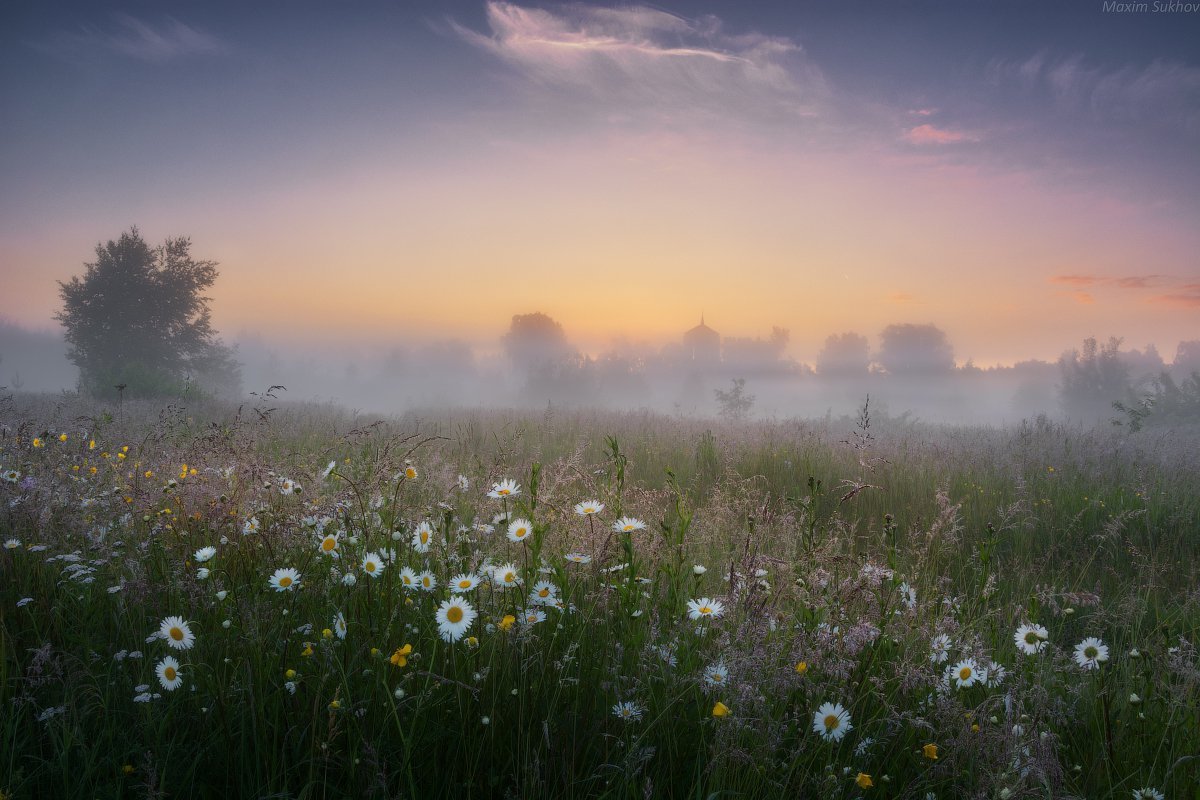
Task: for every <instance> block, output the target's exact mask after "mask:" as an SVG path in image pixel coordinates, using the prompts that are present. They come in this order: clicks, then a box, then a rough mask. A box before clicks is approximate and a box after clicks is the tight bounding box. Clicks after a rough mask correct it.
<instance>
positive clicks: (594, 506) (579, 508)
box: [575, 500, 604, 517]
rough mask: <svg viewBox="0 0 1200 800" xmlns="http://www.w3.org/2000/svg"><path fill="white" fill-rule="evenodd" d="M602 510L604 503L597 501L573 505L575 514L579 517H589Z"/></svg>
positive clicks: (586, 501) (585, 501)
mask: <svg viewBox="0 0 1200 800" xmlns="http://www.w3.org/2000/svg"><path fill="white" fill-rule="evenodd" d="M603 510H604V503H601V502H600V501H599V500H584V501H583V502H582V503H576V504H575V513H576V514H578V515H579V516H581V517H590V516H592V515H593V514H599V513H600V512H601V511H603Z"/></svg>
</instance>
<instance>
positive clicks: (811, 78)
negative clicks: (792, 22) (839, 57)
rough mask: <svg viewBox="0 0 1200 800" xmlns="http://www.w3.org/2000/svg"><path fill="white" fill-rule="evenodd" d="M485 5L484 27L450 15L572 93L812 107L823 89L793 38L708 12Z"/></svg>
mask: <svg viewBox="0 0 1200 800" xmlns="http://www.w3.org/2000/svg"><path fill="white" fill-rule="evenodd" d="M486 15H487V25H488V28H489V33H486V34H485V33H480V32H477V31H475V30H472V29H470V28H466V27H463V26H462V25H459V24H458V23H456V22H453V21H451V22H450V25H451V27H452V29H453V30H454V31H455V32H456V33H457V34H458V35H459V36H460V37H462V38H463V39H464V40H465V41H467V42H470V43H471V44H473V45H475V46H476V47H478V48H480V49H482V50H485V51H487V52H489V53H491V54H493V55H495V56H496V57H498V58H500V59H502V60H504V61H505V62H507V63H508V64H509V65H510V66H511V67H513V68H514V69H515V70H517V71H518V72H520V73H521V74H522V75H523V76H525V77H526V78H527V79H528V80H529V81H530V82H532V83H534V84H536V85H539V86H542V87H550V88H560V89H566V90H568V91H570V92H571V93H572V94H573V95H576V96H578V95H586V96H588V97H589V98H591V99H602V100H612V101H616V102H618V103H620V104H622V105H623V106H627V105H629V104H630V103H644V104H649V105H652V106H655V107H660V106H666V107H669V108H671V109H676V110H677V109H679V108H681V107H686V108H696V107H700V108H705V107H707V108H710V109H711V108H712V107H713V106H719V107H723V108H728V107H738V108H743V109H748V108H752V107H758V108H759V109H760V110H762V109H765V110H767V111H770V112H772V113H778V112H780V111H783V112H786V113H793V114H794V113H801V114H810V115H811V114H813V113H815V109H816V106H817V105H818V104H819V102H820V101H821V99H822V98H823V97H824V96H825V95H826V94H827V91H828V90H827V88H826V84H825V80H824V78H823V76H822V75H821V73H820V71H819V70H817V69H816V68H815V67H814V66H812V65H811V64H810V63H809V62H808V61H807V59H805V58H804V56H803V54H802V51H801V48H800V47H799V45H797V44H796V43H795V42H793V41H791V40H790V39H786V38H783V37H777V36H767V35H764V34H759V33H742V34H728V33H726V32H725V31H724V29H723V23H722V22H721V20H719V19H718V18H716V17H713V16H706V17H701V18H699V19H696V20H690V19H685V18H684V17H680V16H676V15H674V14H669V13H667V12H665V11H659V10H657V9H652V8H646V7H641V6H633V7H618V8H597V7H592V6H585V5H578V4H569V5H563V6H556V7H554V8H553V9H540V8H526V7H523V6H518V5H516V4H513V3H508V2H501V1H500V0H492V2H488V3H487V6H486Z"/></svg>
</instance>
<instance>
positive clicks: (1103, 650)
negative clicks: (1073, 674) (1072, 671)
mask: <svg viewBox="0 0 1200 800" xmlns="http://www.w3.org/2000/svg"><path fill="white" fill-rule="evenodd" d="M1105 661H1108V645H1106V644H1104V642H1102V641H1100V640H1099V639H1097V638H1096V637H1094V636H1089V637H1088V638H1086V639H1084V640H1083V641H1082V642H1080V643H1079V644H1077V645H1075V663H1076V664H1078V665H1079V666H1081V667H1083V668H1084V669H1096V668H1098V667H1099V666H1100V665H1101V664H1102V663H1104V662H1105Z"/></svg>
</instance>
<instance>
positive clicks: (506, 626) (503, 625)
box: [496, 614, 517, 631]
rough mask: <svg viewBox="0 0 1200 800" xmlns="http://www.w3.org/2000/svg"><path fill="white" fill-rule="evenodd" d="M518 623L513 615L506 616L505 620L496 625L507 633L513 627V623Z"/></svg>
mask: <svg viewBox="0 0 1200 800" xmlns="http://www.w3.org/2000/svg"><path fill="white" fill-rule="evenodd" d="M516 621H517V618H516V617H514V616H513V615H512V614H505V615H504V619H502V620H500V621H499V622H498V623H496V627H497V628H499V629H500V630H502V631H506V630H508V629H509V628H511V627H512V626H513V623H515V622H516Z"/></svg>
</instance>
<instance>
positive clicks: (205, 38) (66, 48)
mask: <svg viewBox="0 0 1200 800" xmlns="http://www.w3.org/2000/svg"><path fill="white" fill-rule="evenodd" d="M34 47H36V48H37V49H39V50H41V51H42V52H46V53H49V54H51V55H54V56H57V57H60V58H65V59H69V60H77V59H88V58H94V57H95V56H97V55H118V56H124V57H127V58H133V59H137V60H139V61H147V62H152V63H163V62H166V61H171V60H174V59H177V58H184V57H187V56H201V55H213V54H217V53H221V52H224V51H225V50H226V46H225V44H224V43H223V42H222V41H221V40H220V39H218V38H216V37H215V36H213V35H212V34H210V33H207V32H206V31H203V30H201V29H200V28H197V27H194V26H192V25H189V24H187V23H186V22H182V21H180V20H177V19H175V18H173V17H167V18H166V19H165V20H164V21H163V22H162V23H159V24H154V23H150V22H146V21H144V20H140V19H138V18H137V17H133V16H130V15H128V14H118V15H116V16H115V17H114V24H113V26H112V27H110V28H108V29H106V30H100V29H97V28H92V27H83V28H80V29H79V30H76V31H59V32H58V33H56V34H54V35H53V36H51V37H50V38H49V39H47V40H45V41H43V42H38V43H35V44H34Z"/></svg>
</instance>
